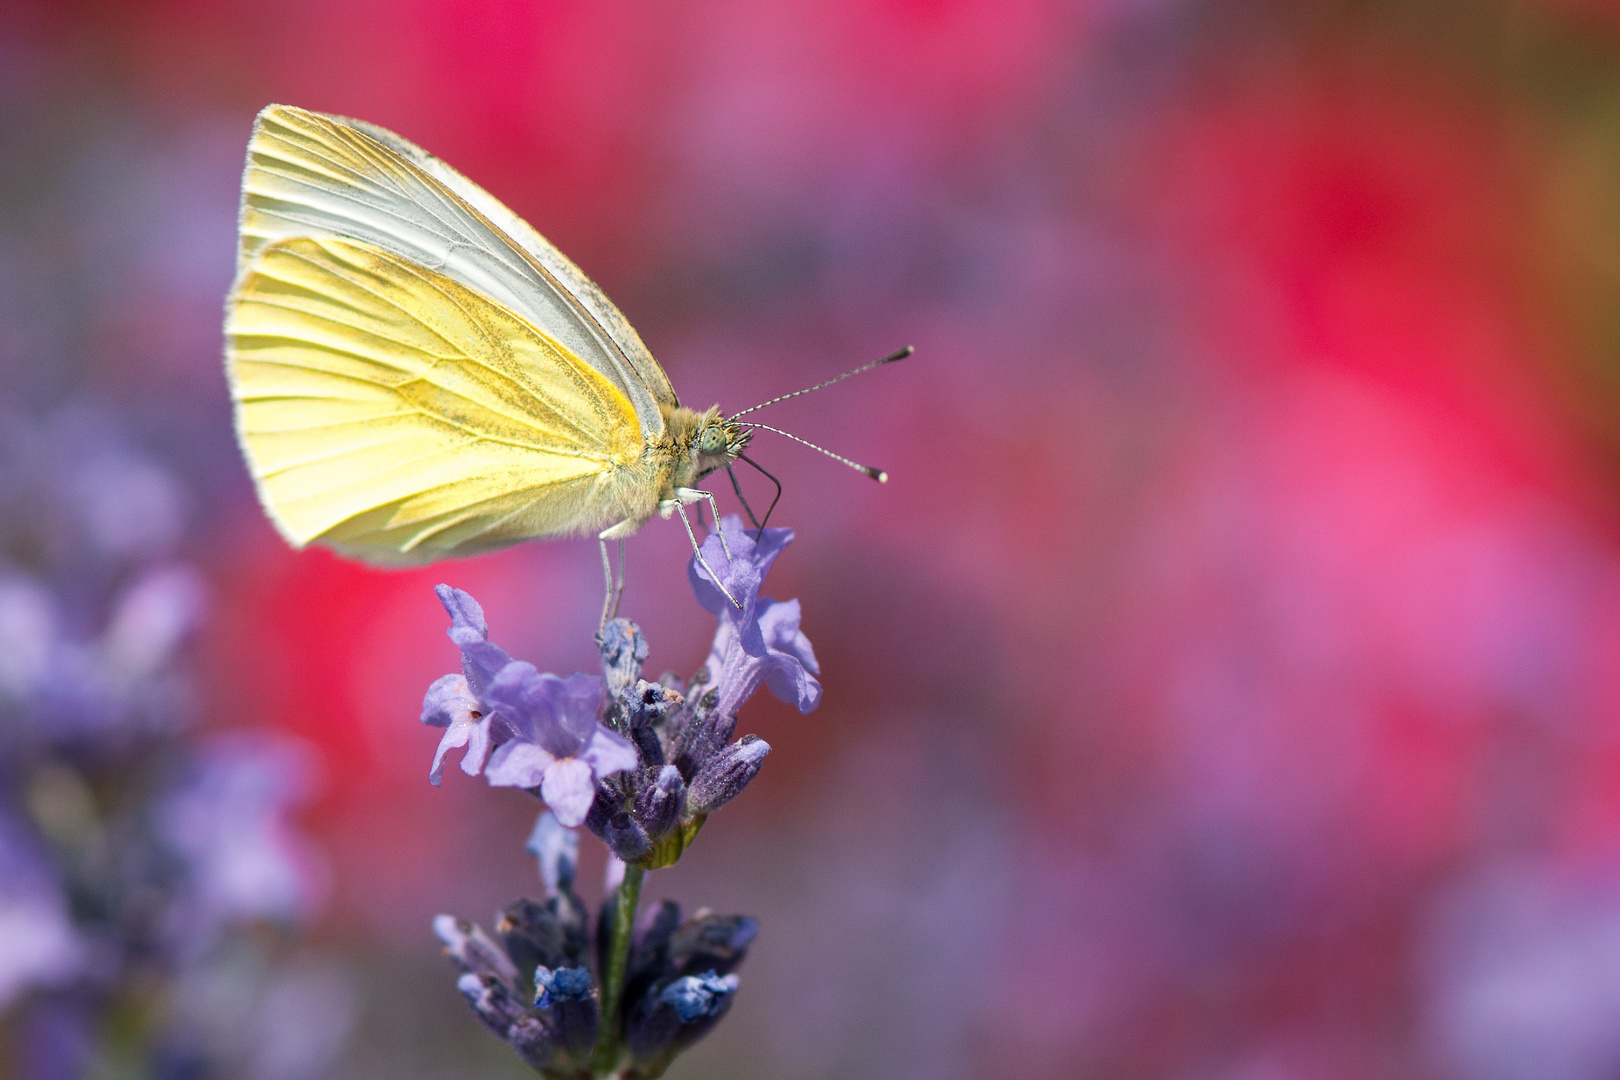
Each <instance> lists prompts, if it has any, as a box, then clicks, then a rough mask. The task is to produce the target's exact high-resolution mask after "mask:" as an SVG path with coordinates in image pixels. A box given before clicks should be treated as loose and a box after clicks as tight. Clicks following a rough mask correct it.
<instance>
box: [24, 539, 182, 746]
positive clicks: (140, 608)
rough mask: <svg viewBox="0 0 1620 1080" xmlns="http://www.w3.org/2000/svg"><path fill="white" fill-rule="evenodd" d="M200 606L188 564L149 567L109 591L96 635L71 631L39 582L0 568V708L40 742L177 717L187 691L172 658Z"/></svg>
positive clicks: (95, 735) (149, 727)
mask: <svg viewBox="0 0 1620 1080" xmlns="http://www.w3.org/2000/svg"><path fill="white" fill-rule="evenodd" d="M206 609H207V588H206V586H205V585H204V584H203V581H202V578H201V576H200V575H199V574H198V573H197V571H196V570H194V569H193V568H191V567H190V566H187V565H185V564H181V563H174V564H169V565H163V566H156V567H152V568H150V569H148V570H146V571H145V572H144V573H142V574H140V575H139V576H138V577H136V578H135V580H134V581H133V582H132V583H131V584H130V585H129V586H128V587H127V588H125V589H124V590H123V591H122V592H120V593H119V594H118V595H117V596H116V597H114V599H113V601H112V604H111V613H110V615H109V616H108V619H107V623H106V626H105V628H104V629H103V630H102V631H101V633H100V634H99V635H98V636H88V637H81V636H74V635H71V634H70V633H69V632H68V629H67V626H66V622H67V620H66V619H64V617H63V615H62V611H61V605H60V603H59V601H58V600H57V598H56V597H55V596H54V595H53V594H52V592H51V591H50V590H48V589H47V588H46V587H45V586H44V584H43V583H41V582H39V581H36V580H34V579H32V578H30V577H28V576H26V575H23V574H6V575H4V576H0V714H9V715H10V717H11V720H12V723H13V724H14V725H26V727H27V729H28V738H30V739H32V740H34V741H36V742H39V743H43V744H64V743H70V742H85V743H92V744H93V743H95V742H96V741H97V740H98V739H102V738H104V737H105V736H109V735H112V736H116V737H119V738H126V737H129V736H131V735H133V734H135V733H136V732H139V731H148V732H155V731H166V730H173V729H175V728H177V727H179V726H181V725H182V724H183V722H184V721H185V720H186V719H187V718H188V715H189V713H190V697H189V694H188V692H187V691H186V688H185V685H184V683H183V681H182V680H181V679H180V678H179V677H178V676H177V675H176V674H175V672H174V671H173V665H174V661H175V659H176V657H177V655H178V653H179V651H180V647H181V645H182V644H183V643H184V642H185V640H186V639H187V638H188V637H190V636H191V634H192V633H193V632H194V631H195V630H196V629H197V627H198V626H200V625H201V623H202V619H203V616H204V614H205V612H206ZM12 734H13V736H15V735H17V732H16V731H13V733H12ZM101 749H103V750H104V751H107V750H111V749H113V747H111V746H110V745H108V746H103V747H102V748H101Z"/></svg>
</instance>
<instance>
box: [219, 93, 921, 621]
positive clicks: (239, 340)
mask: <svg viewBox="0 0 1620 1080" xmlns="http://www.w3.org/2000/svg"><path fill="white" fill-rule="evenodd" d="M225 340H226V348H225V368H226V375H227V378H228V381H229V383H230V389H231V398H232V402H233V405H234V410H235V421H236V432H237V437H238V441H239V442H240V444H241V447H242V452H243V454H244V456H245V457H246V459H247V463H248V467H249V470H250V472H251V473H252V476H253V481H254V484H255V487H256V488H257V490H258V495H259V499H260V501H261V502H262V503H263V505H264V509H265V511H266V513H267V514H268V515H269V517H270V519H271V521H272V522H274V523H275V525H276V527H277V529H278V530H279V531H280V532H281V534H282V535H283V536H284V537H286V539H287V540H288V541H290V542H291V543H292V544H293V545H294V546H295V547H300V548H301V547H304V546H305V545H308V544H319V545H321V546H324V547H328V548H331V549H332V550H334V551H337V552H339V553H340V554H343V555H346V556H350V557H353V558H357V559H360V560H361V561H364V562H368V563H374V564H379V565H393V566H401V565H416V564H422V563H428V562H432V561H434V560H437V559H442V558H447V557H455V556H464V555H472V554H476V553H479V552H485V551H493V550H496V549H499V548H503V547H506V546H508V545H511V544H514V543H517V542H519V541H522V540H528V539H533V538H540V537H554V536H564V535H579V534H588V533H595V534H596V535H597V537H598V539H599V540H600V541H601V542H602V558H603V565H604V567H607V565H608V557H607V543H606V542H607V541H608V540H621V539H623V538H624V537H627V536H629V535H630V534H632V533H634V532H635V531H636V530H637V529H639V528H640V527H641V526H642V525H643V524H645V523H646V522H647V521H648V520H649V519H650V518H651V517H652V516H653V515H654V514H655V513H661V514H662V515H663V516H665V517H668V516H669V515H670V514H671V513H672V512H678V513H679V514H680V516H681V518H682V520H683V521H686V512H685V507H686V506H687V505H689V504H691V503H694V502H699V501H706V502H707V503H708V504H709V506H710V508H711V510H714V509H715V507H714V499H713V495H712V494H711V493H710V492H707V491H703V490H701V489H699V488H698V487H697V486H696V485H697V483H698V481H699V480H700V479H702V478H703V477H704V476H706V475H708V474H709V473H711V472H714V471H715V470H717V469H723V468H729V466H730V465H731V463H732V462H733V461H735V460H737V459H738V458H740V457H742V456H743V451H744V450H745V449H746V447H747V446H748V443H749V439H750V437H751V436H752V434H753V429H754V428H756V427H764V426H765V425H758V424H749V423H743V422H740V421H738V420H737V419H736V416H740V415H742V414H741V413H738V414H736V415H734V416H732V417H727V416H724V415H722V414H721V412H720V409H719V407H718V406H715V407H713V408H710V409H708V410H706V411H703V412H698V411H696V410H693V409H690V408H687V407H685V406H683V405H681V404H680V402H679V401H678V400H677V398H676V396H675V391H674V390H673V388H671V386H670V384H669V379H668V378H667V377H666V376H665V374H664V371H663V369H662V368H660V367H659V366H658V363H657V361H655V360H654V359H653V357H652V354H651V353H650V352H648V350H647V347H646V345H644V344H643V343H642V340H641V338H640V337H639V336H638V335H637V334H636V332H635V330H634V329H633V328H632V327H631V326H630V323H629V322H628V321H627V320H626V319H625V317H624V316H623V315H622V314H620V313H619V310H618V308H616V307H614V305H613V303H612V302H611V301H610V300H608V298H607V297H606V296H605V295H603V293H602V291H601V290H600V289H598V288H597V287H596V285H595V284H593V283H592V282H591V280H590V279H589V278H587V277H586V276H585V275H584V273H582V272H581V271H580V269H579V268H578V267H577V266H575V265H574V264H573V263H572V262H570V261H569V260H568V258H567V257H566V256H564V255H563V254H562V253H561V252H560V251H558V250H557V249H556V248H555V247H553V246H552V245H551V244H550V243H549V242H547V241H546V240H545V239H544V238H543V237H542V236H541V235H540V234H539V233H537V232H536V231H535V230H534V229H533V228H531V227H530V226H529V225H528V224H527V223H525V222H524V221H523V220H522V219H520V218H519V217H518V216H517V215H516V214H514V213H512V212H511V211H510V210H508V209H507V208H506V207H505V206H503V205H501V203H500V202H498V201H497V200H496V199H495V198H494V197H493V196H491V195H489V194H488V193H487V192H485V191H484V190H483V189H482V188H480V187H478V185H476V184H474V183H473V182H472V181H470V180H468V179H467V178H466V177H464V176H462V175H461V174H460V173H458V172H456V170H454V169H452V168H451V167H450V166H449V165H446V164H445V163H444V162H442V161H440V160H439V159H437V158H435V157H433V156H432V155H431V154H428V153H427V152H426V151H424V150H422V149H420V148H419V147H417V146H415V145H413V144H412V143H409V142H407V141H406V140H404V139H402V138H400V137H399V136H398V135H395V134H393V133H392V132H390V131H386V130H384V129H383V128H380V127H377V126H376V125H374V124H368V123H364V122H362V121H359V120H351V119H347V118H344V117H338V116H329V115H325V114H322V113H315V112H308V111H305V110H303V109H297V108H293V107H291V106H286V105H271V106H269V107H267V108H266V109H264V111H262V112H261V113H260V114H259V116H258V118H257V120H256V121H255V122H254V126H253V135H252V139H251V141H250V142H249V144H248V157H247V167H246V171H245V173H244V175H243V179H242V207H241V217H240V229H239V245H238V249H237V259H236V278H235V282H234V284H233V285H232V288H231V291H230V295H229V297H228V299H227V301H226V316H225ZM909 352H910V350H909V349H907V350H902V352H901V353H900V354H896V355H895V356H894V357H890V358H885V360H883V361H879V362H878V363H885V362H888V360H890V359H898V358H899V356H900V355H903V354H906V353H909ZM873 366H876V365H875V364H869V365H866V367H873ZM857 370H864V368H861V369H857ZM846 374H854V372H849V373H846ZM842 377H843V376H840V378H842ZM831 381H837V380H836V379H835V380H831ZM823 385H827V384H823ZM812 389H816V388H812ZM803 392H805V391H799V392H798V393H803ZM790 396H794V395H784V397H790ZM774 400H781V399H773V401H774ZM766 404H769V402H768V403H766ZM758 407H759V406H756V408H758ZM743 411H744V412H749V411H752V410H743ZM770 430H776V429H774V428H773V429H770ZM782 434H786V433H785V432H783V433H782ZM789 437H790V438H797V437H796V436H789ZM799 441H803V440H799ZM816 449H820V447H816ZM823 452H824V453H826V452H827V451H823ZM832 456H834V457H837V455H832ZM744 460H747V459H746V458H744ZM839 460H844V461H845V462H846V464H850V465H853V466H854V467H856V468H858V469H861V470H862V471H864V472H866V473H867V474H868V475H870V476H873V477H874V478H877V479H886V477H885V476H884V475H883V474H882V473H881V472H880V471H879V470H876V469H869V468H867V467H865V466H860V465H855V463H854V462H849V461H847V459H843V458H840V459H839ZM767 475H768V474H767ZM733 482H734V483H735V477H733ZM767 516H768V515H767ZM716 520H718V513H717V512H716ZM686 528H687V533H688V537H689V538H691V539H692V542H693V547H694V549H696V548H697V541H696V538H695V536H693V535H692V527H691V524H690V522H689V521H687V522H686ZM722 539H723V534H722ZM701 557H702V556H701V553H700V554H699V558H700V559H701ZM705 565H706V564H705ZM716 580H718V578H717V579H716ZM612 592H613V584H612V576H611V572H609V593H610V598H611V596H612ZM605 617H606V616H604V619H605Z"/></svg>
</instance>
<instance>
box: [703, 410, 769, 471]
mask: <svg viewBox="0 0 1620 1080" xmlns="http://www.w3.org/2000/svg"><path fill="white" fill-rule="evenodd" d="M753 434H754V433H753V432H752V431H751V430H749V429H747V428H744V427H743V426H741V425H740V424H738V423H736V422H735V421H733V420H729V419H727V418H726V417H724V416H722V415H720V407H719V406H718V405H716V406H715V407H714V408H712V409H710V410H709V411H708V412H706V413H704V414H703V415H702V416H701V417H700V418H699V420H698V426H697V433H696V435H695V437H694V438H693V440H692V462H693V464H694V465H695V466H696V469H697V475H698V476H707V475H708V474H709V473H712V472H714V471H715V470H716V469H723V468H725V467H726V466H727V465H730V464H731V463H732V462H733V461H736V460H737V458H738V457H739V456H740V455H741V454H742V452H743V450H744V449H746V448H747V446H748V440H749V439H750V438H752V437H753Z"/></svg>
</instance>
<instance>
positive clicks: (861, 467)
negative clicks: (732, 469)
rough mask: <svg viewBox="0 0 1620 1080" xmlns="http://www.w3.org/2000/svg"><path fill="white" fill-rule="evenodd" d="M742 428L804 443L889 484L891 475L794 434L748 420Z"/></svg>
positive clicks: (880, 481)
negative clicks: (758, 430) (762, 431)
mask: <svg viewBox="0 0 1620 1080" xmlns="http://www.w3.org/2000/svg"><path fill="white" fill-rule="evenodd" d="M741 426H742V427H747V428H760V429H762V430H764V431H774V432H776V433H777V434H778V435H781V436H782V437H783V438H787V439H792V440H793V441H794V442H796V443H802V444H803V445H805V446H808V447H809V448H810V449H812V450H816V451H819V452H821V453H823V454H826V455H827V456H828V457H830V458H832V459H833V460H834V461H842V462H843V463H844V464H845V465H848V466H849V467H850V468H852V469H854V470H855V471H856V472H863V473H865V474H866V475H867V476H870V477H871V478H872V479H874V480H876V481H877V482H878V483H880V484H887V483H888V482H889V474H888V473H886V472H884V471H883V470H882V469H874V468H872V466H870V465H862V464H861V463H860V462H858V461H851V460H849V458H847V457H844V456H843V455H842V454H835V453H833V452H832V451H831V450H828V449H827V448H826V447H825V446H817V445H816V444H815V443H813V442H811V441H810V440H809V439H801V438H799V437H798V436H797V435H794V434H793V433H792V432H788V431H783V430H782V429H781V428H774V427H771V426H770V425H769V424H753V423H749V422H748V421H746V420H744V421H743V422H742V424H741ZM749 464H750V465H753V464H754V463H753V462H751V461H750V462H749ZM754 468H756V469H759V466H758V465H754ZM764 471H765V470H764V469H760V472H764ZM767 475H768V474H767ZM772 479H775V478H774V477H773V478H772Z"/></svg>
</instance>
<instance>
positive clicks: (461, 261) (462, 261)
mask: <svg viewBox="0 0 1620 1080" xmlns="http://www.w3.org/2000/svg"><path fill="white" fill-rule="evenodd" d="M297 237H315V238H317V239H319V238H326V237H334V238H343V239H349V240H356V241H360V242H363V243H366V244H370V245H373V246H375V247H378V248H381V249H383V250H385V251H389V252H392V253H394V254H396V255H399V256H402V257H403V258H404V259H406V260H408V261H409V262H411V263H415V264H417V265H418V266H421V267H422V268H424V269H426V270H430V271H437V272H438V273H440V274H442V275H443V276H445V277H448V278H450V279H452V280H454V281H456V282H459V283H460V284H461V285H463V286H466V287H467V288H468V289H470V290H472V291H474V292H476V293H481V294H482V295H483V296H485V297H487V298H488V299H490V300H492V301H494V302H495V303H496V304H497V305H500V306H504V307H505V308H508V309H510V311H512V312H515V313H517V314H518V315H519V316H521V317H522V318H524V319H525V320H527V321H528V322H529V323H530V324H531V325H533V326H534V327H536V328H538V329H540V330H542V331H544V332H545V333H547V334H549V335H550V336H551V337H553V338H555V339H556V340H557V341H558V342H559V343H561V344H562V345H563V346H564V347H565V348H566V349H567V350H569V351H570V352H572V353H573V354H574V355H575V356H577V357H579V358H580V359H582V360H584V361H585V362H586V363H587V364H588V365H590V366H591V367H592V368H594V369H595V370H596V371H598V372H599V373H601V375H602V376H604V377H605V378H606V379H607V380H608V381H609V382H611V383H612V384H613V385H614V387H615V388H617V389H618V390H619V392H620V393H621V394H623V395H624V396H625V397H626V398H627V399H628V400H629V402H630V404H631V406H632V408H633V409H634V413H635V417H636V420H637V423H638V424H639V426H640V429H641V435H642V437H643V438H645V439H653V438H656V437H657V436H658V435H660V434H661V433H662V432H663V427H664V425H663V418H662V412H661V406H667V407H673V406H674V405H675V404H676V401H675V394H674V391H673V390H672V389H671V388H670V385H669V380H668V379H667V378H666V377H665V375H664V373H663V371H662V370H661V369H660V368H659V366H658V364H657V362H656V361H654V360H653V358H652V356H651V355H650V354H649V353H648V352H647V349H646V346H645V345H643V344H642V342H641V339H640V338H639V337H638V336H637V335H636V333H635V331H634V330H632V329H631V328H630V326H629V323H628V322H626V320H625V319H624V316H623V315H621V314H620V313H619V311H618V309H617V308H615V307H614V306H613V304H612V303H611V302H610V301H608V299H607V298H606V297H605V296H604V295H603V294H602V293H601V291H600V290H598V289H597V288H596V287H595V285H593V284H592V283H591V282H590V280H589V279H588V278H586V277H585V275H584V274H582V273H581V272H580V271H579V269H578V268H577V267H575V266H574V264H573V263H572V262H570V261H569V260H568V259H567V258H566V257H564V256H563V255H562V253H561V252H559V251H557V249H556V248H554V247H552V246H551V244H549V243H547V242H546V241H545V239H543V238H542V237H541V236H540V235H539V234H538V233H536V232H535V231H534V230H533V229H532V228H530V227H529V226H528V225H526V224H524V223H523V221H522V220H521V219H519V218H518V217H517V216H516V215H515V214H513V213H512V212H511V211H510V210H508V209H507V208H506V207H505V206H503V205H501V203H500V202H499V201H498V200H496V199H495V198H494V197H493V196H491V195H489V194H488V193H487V192H485V191H484V190H483V189H482V188H480V187H478V186H477V185H476V184H474V183H473V182H472V181H470V180H468V179H467V178H466V177H464V176H462V175H461V174H460V173H458V172H456V171H455V170H454V169H452V168H450V166H448V165H446V164H444V163H443V162H442V161H439V160H438V159H437V158H434V157H433V156H432V155H430V154H428V153H427V152H426V151H423V150H421V149H420V148H418V147H416V146H414V145H412V144H411V143H409V142H407V141H405V140H404V139H401V138H399V137H398V136H396V135H393V134H392V133H390V132H387V131H384V130H383V129H381V128H377V127H374V126H373V125H370V124H362V123H360V122H358V121H350V120H344V119H342V118H339V117H333V116H326V115H323V114H320V113H311V112H306V111H304V110H302V109H295V108H291V107H289V106H283V105H272V106H270V107H269V108H267V109H265V110H264V111H263V112H261V113H260V114H259V119H258V121H257V123H256V124H255V126H254V134H253V139H252V142H251V143H250V144H249V147H248V168H247V173H246V175H245V176H244V178H243V190H242V218H241V246H240V250H239V253H238V262H237V273H238V276H239V278H240V277H241V276H242V275H245V274H248V273H249V272H250V271H251V270H252V269H253V267H254V263H255V260H256V259H257V258H258V257H259V255H260V253H261V252H262V251H263V250H264V249H265V248H266V247H268V246H269V245H271V244H274V243H277V242H278V241H282V240H289V239H293V238H297Z"/></svg>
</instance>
